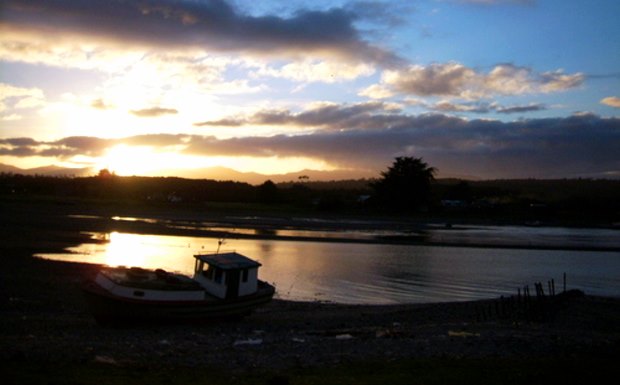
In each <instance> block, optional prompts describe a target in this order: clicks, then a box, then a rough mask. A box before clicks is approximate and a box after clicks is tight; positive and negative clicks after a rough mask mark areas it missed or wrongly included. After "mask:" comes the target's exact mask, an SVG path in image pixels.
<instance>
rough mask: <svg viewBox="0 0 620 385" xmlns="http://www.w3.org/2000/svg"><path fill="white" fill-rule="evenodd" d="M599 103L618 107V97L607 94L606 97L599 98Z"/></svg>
mask: <svg viewBox="0 0 620 385" xmlns="http://www.w3.org/2000/svg"><path fill="white" fill-rule="evenodd" d="M601 104H604V105H606V106H610V107H615V108H620V98H619V97H617V96H608V97H606V98H603V99H601Z"/></svg>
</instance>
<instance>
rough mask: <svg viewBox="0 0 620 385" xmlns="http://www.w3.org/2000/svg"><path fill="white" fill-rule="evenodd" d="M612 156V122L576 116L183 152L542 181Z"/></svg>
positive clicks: (617, 131) (417, 123) (617, 125)
mask: <svg viewBox="0 0 620 385" xmlns="http://www.w3.org/2000/svg"><path fill="white" fill-rule="evenodd" d="M375 121H380V120H379V119H377V120H375ZM388 121H389V120H388ZM617 148H620V119H618V118H601V117H598V116H594V115H583V116H572V117H569V118H552V119H551V118H550V119H532V120H520V121H516V122H510V123H504V122H501V121H489V120H473V121H469V120H466V119H460V118H455V117H449V116H446V115H442V114H430V115H421V116H402V117H401V121H400V124H399V125H398V126H396V125H394V126H393V127H392V128H381V127H377V128H376V129H375V130H348V131H325V132H322V133H318V134H316V133H315V134H312V135H305V136H286V135H279V136H274V137H268V138H266V137H254V138H234V139H227V140H217V139H215V138H213V137H196V136H195V137H192V138H191V141H190V142H189V145H188V147H187V149H186V151H187V152H189V153H192V154H209V155H231V156H232V155H246V156H274V155H276V156H282V157H286V156H307V157H314V158H319V159H324V160H326V161H328V162H331V163H333V164H337V165H340V166H341V167H351V168H366V169H380V168H381V167H383V166H384V165H385V164H389V162H390V160H391V159H392V158H393V157H395V156H399V155H415V156H424V158H425V159H427V160H428V161H429V162H431V164H433V165H434V166H436V167H438V168H439V170H440V172H442V173H451V174H464V175H480V176H483V177H493V178H502V177H503V178H506V177H521V178H522V177H541V178H542V177H571V176H588V175H594V174H597V175H599V174H602V173H606V172H607V173H609V172H617V171H619V170H620V156H619V155H618V154H617Z"/></svg>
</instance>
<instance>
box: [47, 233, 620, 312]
mask: <svg viewBox="0 0 620 385" xmlns="http://www.w3.org/2000/svg"><path fill="white" fill-rule="evenodd" d="M93 236H94V237H96V238H98V239H99V240H101V241H103V242H99V243H89V244H83V245H80V246H77V247H75V248H71V249H70V250H69V252H70V253H68V254H48V255H44V256H43V257H45V258H51V259H59V260H69V261H83V262H91V263H103V264H108V265H112V266H118V265H125V266H141V267H145V268H163V269H166V270H170V271H179V272H182V273H184V274H188V275H189V274H191V273H192V269H193V258H192V255H193V254H196V253H198V252H212V251H214V250H215V249H216V248H217V244H218V243H217V242H218V239H216V238H202V237H200V238H199V237H180V236H155V235H137V234H125V233H116V232H114V233H110V234H94V235H93ZM223 248H229V249H235V251H237V252H239V253H241V254H245V255H247V256H249V257H251V258H254V259H256V260H258V261H259V262H261V263H262V264H263V267H262V268H261V270H260V275H261V278H262V279H264V280H266V281H269V282H273V283H275V284H276V287H277V295H278V296H279V297H280V298H286V299H294V300H325V301H334V302H340V303H413V302H431V301H432V302H439V301H454V300H469V299H479V298H491V297H498V296H500V295H512V294H515V293H516V289H517V288H518V287H522V286H523V285H528V284H529V285H532V284H533V283H534V282H537V281H541V282H546V281H547V280H549V279H551V278H555V279H556V281H557V280H559V279H560V278H561V277H562V274H563V273H567V275H568V280H569V282H568V284H569V288H578V289H581V290H584V291H585V292H586V293H588V294H598V295H611V296H620V253H618V252H586V251H557V250H516V249H491V248H484V249H480V248H463V247H434V246H419V245H386V244H355V243H326V242H304V241H281V240H254V239H236V240H228V241H227V244H225V245H224V246H223Z"/></svg>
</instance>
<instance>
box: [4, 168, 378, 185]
mask: <svg viewBox="0 0 620 385" xmlns="http://www.w3.org/2000/svg"><path fill="white" fill-rule="evenodd" d="M0 172H5V173H13V174H23V175H45V176H74V177H84V176H93V175H97V173H98V172H99V170H94V169H92V168H89V167H86V168H66V167H59V166H55V165H50V166H45V167H37V168H29V169H23V168H19V167H15V166H11V165H7V164H2V163H0ZM153 176H177V177H181V178H190V179H212V180H220V181H236V182H246V183H250V184H253V185H259V184H262V183H264V182H265V181H267V180H271V181H272V182H274V183H283V182H297V181H300V180H303V181H305V182H316V181H333V180H349V179H358V178H359V179H361V178H368V177H373V175H369V174H368V173H366V174H365V173H360V172H357V173H356V172H350V171H346V170H345V171H342V170H339V171H316V170H302V171H298V172H293V173H286V174H274V175H267V174H260V173H255V172H240V171H236V170H233V169H230V168H226V167H208V168H200V169H186V170H162V172H161V173H160V174H159V175H153ZM300 177H303V178H302V179H300ZM306 177H307V178H306Z"/></svg>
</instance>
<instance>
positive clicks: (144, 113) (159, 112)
mask: <svg viewBox="0 0 620 385" xmlns="http://www.w3.org/2000/svg"><path fill="white" fill-rule="evenodd" d="M129 112H131V113H132V114H133V115H136V116H138V117H141V118H154V117H158V116H163V115H175V114H177V113H178V112H179V111H177V110H176V109H174V108H163V107H152V108H144V109H141V110H131V111H129Z"/></svg>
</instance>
